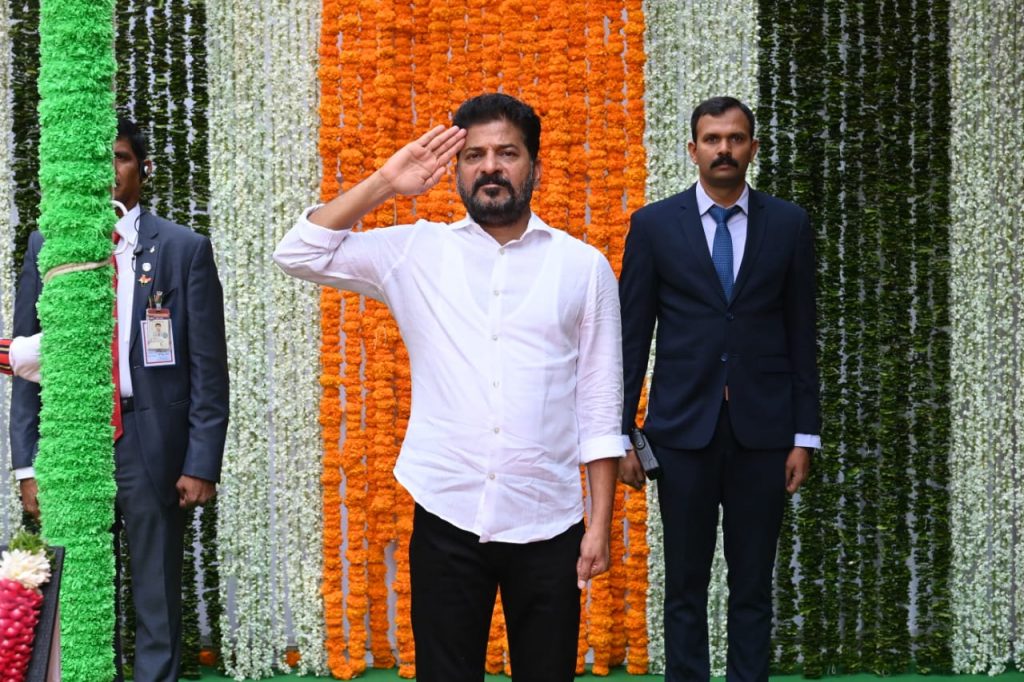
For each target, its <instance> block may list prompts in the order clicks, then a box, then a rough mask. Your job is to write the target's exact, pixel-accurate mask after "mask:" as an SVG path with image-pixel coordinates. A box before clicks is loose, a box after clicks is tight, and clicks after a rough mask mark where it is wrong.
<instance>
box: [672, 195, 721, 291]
mask: <svg viewBox="0 0 1024 682" xmlns="http://www.w3.org/2000/svg"><path fill="white" fill-rule="evenodd" d="M682 203H683V206H682V212H683V232H684V233H685V234H686V239H687V241H688V242H689V243H690V251H691V252H692V253H693V256H694V258H696V259H697V267H698V268H699V269H700V270H701V271H702V272H703V273H704V274H703V275H702V276H701V277H700V279H701V280H703V281H704V282H706V283H707V285H708V288H709V289H710V290H711V292H712V295H713V296H718V298H719V300H721V301H722V303H728V301H726V300H725V292H724V291H722V285H721V283H719V281H718V273H717V272H715V264H714V263H713V262H712V261H711V251H710V250H708V238H707V236H706V235H705V234H704V225H703V224H702V223H701V220H700V209H699V208H697V185H693V186H692V187H690V189H688V190H687V191H686V192H684V193H683V202H682Z"/></svg>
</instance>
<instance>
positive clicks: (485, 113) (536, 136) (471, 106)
mask: <svg viewBox="0 0 1024 682" xmlns="http://www.w3.org/2000/svg"><path fill="white" fill-rule="evenodd" d="M498 120H505V121H508V122H509V123H511V124H512V125H514V126H515V127H516V128H519V131H520V132H521V133H522V134H523V140H524V141H525V142H526V151H527V152H529V154H530V159H531V160H532V161H536V160H537V154H539V153H540V117H539V116H537V114H536V112H534V110H533V107H531V106H530V105H529V104H526V103H525V102H521V101H519V100H517V99H516V98H515V97H512V96H510V95H506V94H504V93H500V92H490V93H486V94H483V95H477V96H476V97H474V98H472V99H467V100H466V101H465V102H463V103H462V105H461V106H460V107H459V109H458V111H456V112H455V118H454V119H453V120H452V123H454V124H455V125H457V126H458V127H460V128H462V129H466V128H468V127H470V126H472V125H476V124H478V123H490V122H491V121H498Z"/></svg>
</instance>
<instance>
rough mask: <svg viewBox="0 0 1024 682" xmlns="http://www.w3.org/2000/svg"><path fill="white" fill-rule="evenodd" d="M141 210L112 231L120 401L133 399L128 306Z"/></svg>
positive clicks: (132, 293) (129, 214)
mask: <svg viewBox="0 0 1024 682" xmlns="http://www.w3.org/2000/svg"><path fill="white" fill-rule="evenodd" d="M141 217H142V209H141V208H139V205H138V204H135V206H134V207H132V209H131V210H130V211H128V212H127V213H126V214H124V215H123V216H122V217H121V218H120V219H119V220H118V221H117V225H116V226H115V227H114V229H115V230H116V231H117V233H118V234H119V235H121V240H120V241H119V242H118V243H117V245H116V246H115V247H114V259H115V260H116V261H117V337H118V338H117V343H118V348H117V361H118V372H119V376H118V378H119V379H120V380H121V384H120V386H121V397H122V398H127V397H128V396H131V395H135V392H134V391H133V390H132V372H131V362H130V360H131V358H129V349H130V348H131V340H132V304H133V303H134V299H135V256H136V254H135V248H136V246H137V245H138V243H139V220H140V219H141Z"/></svg>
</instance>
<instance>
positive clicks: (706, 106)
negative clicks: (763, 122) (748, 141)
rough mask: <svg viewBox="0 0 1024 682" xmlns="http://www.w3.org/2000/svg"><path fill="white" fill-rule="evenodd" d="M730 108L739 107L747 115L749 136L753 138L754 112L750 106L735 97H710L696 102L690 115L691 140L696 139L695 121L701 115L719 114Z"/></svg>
mask: <svg viewBox="0 0 1024 682" xmlns="http://www.w3.org/2000/svg"><path fill="white" fill-rule="evenodd" d="M730 109H739V110H740V111H742V112H743V115H744V116H746V117H747V122H748V123H750V137H751V138H753V137H754V112H752V111H751V110H750V107H748V106H747V105H746V104H744V103H743V102H741V101H739V100H738V99H736V98H735V97H712V98H711V99H706V100H704V101H703V102H701V103H700V104H698V105H697V108H696V109H694V110H693V114H692V115H691V116H690V137H691V138H692V139H693V141H694V142H696V141H697V121H699V120H700V118H701V117H702V116H721V115H722V114H724V113H725V112H727V111H729V110H730Z"/></svg>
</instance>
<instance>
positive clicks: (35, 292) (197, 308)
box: [11, 209, 228, 500]
mask: <svg viewBox="0 0 1024 682" xmlns="http://www.w3.org/2000/svg"><path fill="white" fill-rule="evenodd" d="M42 245H43V238H42V235H41V234H40V233H39V232H33V233H32V235H31V236H30V237H29V243H28V250H27V251H26V253H25V262H24V265H23V266H22V271H21V276H20V278H19V280H18V293H17V298H16V299H15V306H14V334H15V335H22V336H28V335H31V334H35V333H36V332H38V331H40V327H39V319H38V317H37V316H36V301H37V300H38V299H39V294H40V292H41V291H42V286H43V285H42V279H41V277H40V273H39V268H38V266H37V258H38V256H39V250H40V249H41V248H42ZM135 254H136V257H135V272H134V273H128V274H127V275H125V274H124V273H122V274H121V276H122V277H124V276H130V277H133V278H135V280H136V287H135V295H134V300H133V314H132V322H131V324H132V335H131V346H130V353H131V355H130V362H131V375H132V388H133V391H134V397H135V411H136V424H137V428H138V430H139V434H138V435H139V442H140V443H141V444H142V446H143V448H144V450H145V457H144V459H145V462H146V466H147V469H148V472H149V476H150V479H151V480H152V482H153V484H154V486H155V487H156V490H157V492H158V494H160V495H162V496H166V497H167V498H168V500H170V499H176V498H177V493H176V492H175V483H176V482H177V480H178V477H179V476H180V475H182V474H187V475H189V476H195V477H197V478H203V479H206V480H209V481H217V480H219V479H220V469H221V460H222V458H223V454H224V441H225V438H226V436H227V424H228V367H227V347H226V342H225V338H224V294H223V291H222V290H221V285H220V280H219V279H218V278H217V268H216V265H215V264H214V261H213V249H212V247H211V245H210V240H209V239H207V238H206V237H203V236H202V235H199V234H196V233H194V232H192V231H191V230H189V229H187V228H184V227H182V226H180V225H176V224H174V223H171V222H169V221H166V220H163V219H162V218H158V217H157V216H155V215H153V214H152V213H149V212H147V211H146V210H145V209H143V210H142V215H141V217H140V219H139V240H138V243H137V245H136V249H135ZM146 263H149V264H150V269H149V271H148V272H147V271H145V270H144V264H146ZM142 275H147V276H148V277H149V281H147V282H145V283H143V282H141V281H139V280H140V278H141V277H142ZM155 291H163V292H164V293H163V306H164V307H165V308H168V309H169V310H170V311H171V321H172V327H173V328H172V332H173V334H172V335H173V339H174V351H175V359H176V362H175V364H174V365H173V366H167V367H146V366H144V364H143V354H142V339H141V338H140V337H141V334H140V333H139V332H140V326H139V321H140V320H144V319H146V306H147V300H148V297H149V295H150V294H151V293H153V292H155ZM120 323H121V324H124V321H123V320H122V321H120ZM39 405H40V401H39V386H38V385H37V384H33V383H30V382H27V381H24V380H22V379H15V381H14V387H13V395H12V399H11V464H12V466H13V467H14V468H15V469H18V468H22V467H27V466H31V465H32V462H33V460H34V459H35V456H36V452H37V451H38V447H39Z"/></svg>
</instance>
